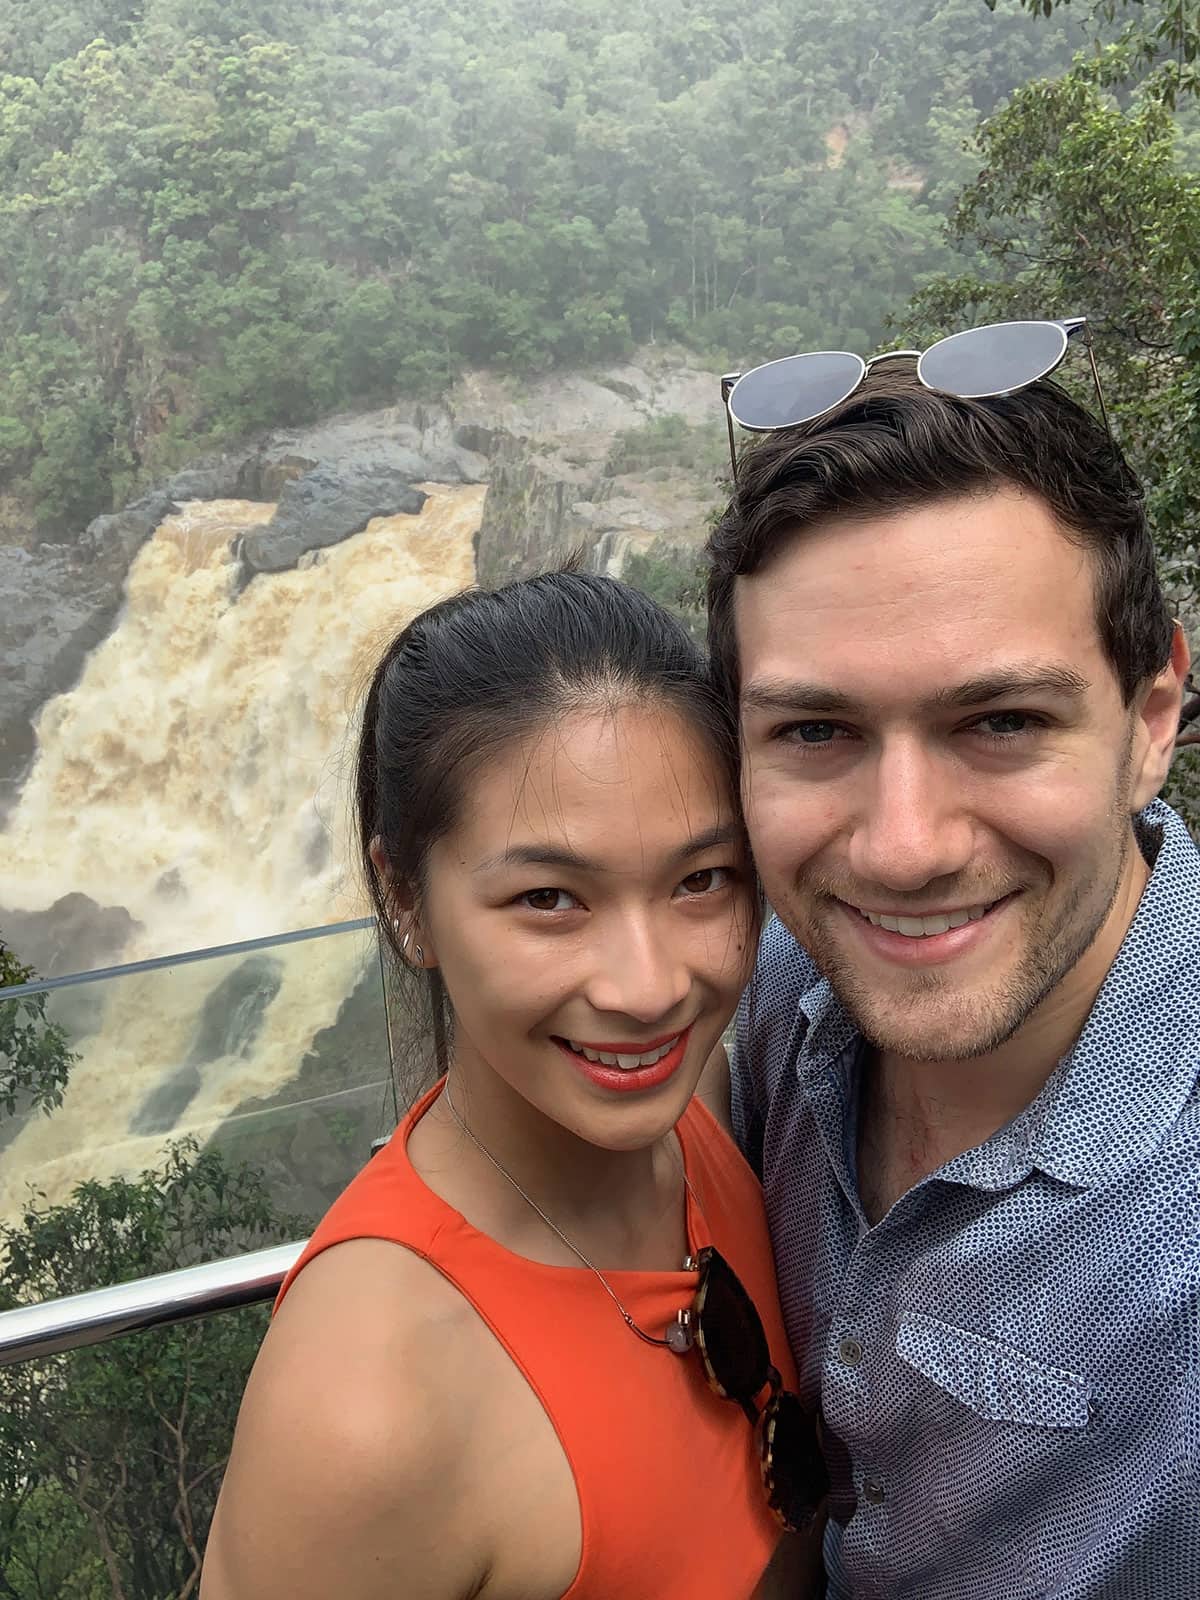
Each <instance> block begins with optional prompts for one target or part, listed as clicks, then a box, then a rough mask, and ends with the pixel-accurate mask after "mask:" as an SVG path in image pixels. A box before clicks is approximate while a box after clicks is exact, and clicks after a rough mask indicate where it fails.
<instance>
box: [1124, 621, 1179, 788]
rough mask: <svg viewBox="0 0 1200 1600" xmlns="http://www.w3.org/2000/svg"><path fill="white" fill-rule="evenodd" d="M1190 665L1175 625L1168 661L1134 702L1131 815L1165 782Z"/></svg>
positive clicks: (1173, 749) (1177, 625) (1177, 729)
mask: <svg viewBox="0 0 1200 1600" xmlns="http://www.w3.org/2000/svg"><path fill="white" fill-rule="evenodd" d="M1190 665H1191V653H1190V651H1189V650H1188V642H1187V635H1186V634H1185V633H1184V631H1183V628H1182V626H1181V625H1180V624H1179V623H1178V622H1177V623H1176V624H1175V633H1174V636H1173V638H1172V640H1171V659H1170V660H1169V661H1168V662H1167V665H1166V666H1165V667H1164V668H1163V670H1162V671H1161V672H1160V673H1159V674H1158V676H1157V677H1156V678H1152V679H1151V680H1150V682H1149V683H1148V684H1147V685H1145V686H1143V688H1142V689H1140V690H1139V691H1138V697H1137V699H1136V700H1135V702H1134V712H1135V723H1134V734H1133V752H1132V764H1131V774H1132V785H1131V788H1130V796H1129V806H1130V810H1131V811H1140V810H1141V809H1142V807H1143V806H1145V805H1149V803H1150V801H1151V800H1153V799H1154V797H1155V795H1156V794H1157V793H1158V791H1159V790H1160V789H1161V788H1162V786H1163V784H1164V783H1165V781H1166V777H1167V772H1168V770H1169V769H1170V766H1171V757H1172V755H1173V754H1174V752H1175V737H1176V735H1177V734H1178V732H1179V711H1180V707H1181V706H1182V704H1183V686H1184V684H1185V682H1186V681H1187V675H1188V668H1189V666H1190Z"/></svg>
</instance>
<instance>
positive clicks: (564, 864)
mask: <svg viewBox="0 0 1200 1600" xmlns="http://www.w3.org/2000/svg"><path fill="white" fill-rule="evenodd" d="M739 838H740V830H739V828H738V826H737V824H736V823H735V822H732V821H730V822H719V823H717V824H716V825H715V826H714V827H712V828H705V829H704V831H703V832H702V833H697V834H693V836H692V837H691V838H690V839H689V840H688V841H687V842H686V844H682V845H680V847H679V849H678V850H675V851H673V852H672V854H671V862H672V864H679V863H682V862H684V861H690V860H691V858H692V857H693V856H698V855H701V854H703V852H704V851H705V850H715V849H717V848H719V847H720V846H721V845H726V844H733V843H735V841H736V840H738V839H739ZM503 867H557V868H559V870H560V871H564V872H594V873H603V872H608V871H609V870H610V869H609V868H608V867H606V866H605V865H604V864H603V862H600V861H592V860H590V859H589V858H588V857H587V856H581V855H579V854H578V853H577V852H576V851H574V850H564V849H562V848H561V846H559V845H553V844H550V843H546V844H516V845H511V846H510V847H509V848H508V849H507V850H501V851H499V852H498V853H497V854H496V855H494V856H488V857H487V858H486V860H484V861H481V862H480V863H479V865H478V866H477V867H476V868H475V869H474V871H475V873H476V874H477V875H480V876H481V875H483V874H484V873H487V872H498V871H499V870H500V869H501V868H503Z"/></svg>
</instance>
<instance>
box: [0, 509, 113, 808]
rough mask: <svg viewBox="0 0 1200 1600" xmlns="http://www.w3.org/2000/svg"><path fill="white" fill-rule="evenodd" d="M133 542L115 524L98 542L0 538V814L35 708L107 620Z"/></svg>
mask: <svg viewBox="0 0 1200 1600" xmlns="http://www.w3.org/2000/svg"><path fill="white" fill-rule="evenodd" d="M135 542H140V541H134V540H133V539H132V538H129V539H127V538H126V537H125V536H124V535H123V534H122V532H121V531H120V530H119V529H118V530H114V532H113V536H112V538H111V539H108V540H105V539H103V538H101V540H100V541H99V543H100V548H99V549H98V550H97V549H94V548H93V549H92V550H91V551H81V550H72V549H69V548H68V547H66V546H65V545H40V546H39V547H38V548H37V549H36V550H33V551H27V550H22V549H20V548H19V547H14V546H0V815H3V813H4V812H5V811H6V810H7V809H8V807H9V806H10V805H11V803H12V801H13V799H14V798H15V796H16V793H17V791H18V788H19V786H20V782H21V779H22V778H23V777H24V774H25V771H26V769H27V768H28V766H29V763H30V760H31V758H32V756H33V752H34V748H35V745H36V738H35V735H34V722H35V721H36V719H37V715H38V712H39V711H40V709H41V707H42V706H43V705H44V704H45V702H46V701H47V700H48V699H49V698H50V696H51V695H54V694H58V693H61V692H62V691H63V690H65V689H69V688H71V686H72V685H73V684H74V683H76V682H77V681H78V678H79V674H80V672H81V671H82V670H83V664H84V662H85V661H86V660H87V657H88V654H89V652H90V651H91V650H93V649H94V648H95V646H96V645H98V644H99V643H100V641H101V640H102V639H104V638H105V637H106V636H107V634H108V631H109V629H110V628H111V626H112V623H113V619H114V617H115V616H116V615H117V612H118V611H119V609H120V606H121V600H122V595H123V592H124V584H125V576H126V573H127V571H128V569H129V562H130V560H132V556H133V554H136V549H135V550H133V551H132V554H131V553H130V552H129V545H130V544H132V543H135Z"/></svg>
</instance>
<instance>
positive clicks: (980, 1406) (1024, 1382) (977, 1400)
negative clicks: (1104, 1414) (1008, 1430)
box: [896, 1312, 1092, 1429]
mask: <svg viewBox="0 0 1200 1600" xmlns="http://www.w3.org/2000/svg"><path fill="white" fill-rule="evenodd" d="M896 1354H897V1355H898V1356H899V1357H900V1359H901V1361H903V1362H904V1363H905V1364H906V1365H907V1366H910V1367H912V1368H914V1369H915V1370H916V1371H917V1372H919V1373H921V1374H922V1375H923V1376H924V1377H926V1378H928V1379H929V1380H930V1382H931V1383H934V1384H936V1385H937V1387H938V1388H939V1389H940V1390H941V1391H942V1392H943V1393H944V1394H946V1395H949V1396H950V1397H951V1398H952V1399H953V1400H955V1401H957V1402H958V1403H959V1404H960V1405H964V1406H967V1407H969V1409H970V1410H971V1411H973V1412H974V1413H975V1415H976V1416H978V1417H982V1418H984V1419H986V1420H987V1421H989V1422H998V1423H1005V1422H1007V1423H1017V1424H1024V1425H1025V1426H1027V1427H1033V1428H1059V1429H1061V1428H1086V1427H1087V1425H1088V1422H1089V1420H1090V1418H1091V1399H1092V1386H1091V1384H1090V1383H1088V1381H1087V1380H1086V1379H1085V1378H1082V1377H1080V1376H1079V1375H1078V1374H1077V1373H1074V1372H1067V1371H1065V1370H1063V1369H1062V1368H1060V1367H1052V1366H1048V1365H1046V1364H1045V1363H1044V1362H1041V1361H1035V1360H1034V1359H1033V1358H1032V1357H1031V1356H1027V1355H1024V1354H1023V1353H1022V1352H1021V1351H1019V1350H1014V1349H1013V1348H1012V1347H1011V1346H1010V1345H1005V1344H1000V1343H999V1342H998V1341H996V1340H994V1339H985V1338H982V1337H981V1336H980V1335H979V1334H975V1333H968V1332H967V1331H966V1329H965V1328H956V1327H954V1326H953V1325H952V1324H950V1323H948V1322H942V1321H940V1320H939V1319H938V1318H937V1317H930V1316H925V1315H924V1314H921V1313H916V1312H910V1313H909V1314H908V1315H907V1316H906V1317H904V1318H903V1320H902V1321H901V1323H900V1325H899V1327H898V1329H897V1332H896Z"/></svg>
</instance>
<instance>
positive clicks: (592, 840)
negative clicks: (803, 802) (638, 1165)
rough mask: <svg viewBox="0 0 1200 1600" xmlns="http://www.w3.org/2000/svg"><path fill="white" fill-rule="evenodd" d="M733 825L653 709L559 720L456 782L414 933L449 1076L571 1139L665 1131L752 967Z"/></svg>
mask: <svg viewBox="0 0 1200 1600" xmlns="http://www.w3.org/2000/svg"><path fill="white" fill-rule="evenodd" d="M751 904H752V899H751V892H750V886H749V877H748V872H747V863H746V861H745V858H744V855H743V851H742V846H741V842H740V828H739V824H738V820H737V817H736V814H735V811H734V808H733V804H732V801H731V798H730V795H729V792H728V788H727V785H726V782H725V779H724V776H723V775H722V773H721V770H720V768H719V766H718V764H717V762H716V761H715V760H714V758H713V756H712V755H711V753H710V752H709V750H708V749H707V748H706V745H705V743H704V741H703V739H702V738H701V737H700V736H698V735H697V734H695V733H693V732H692V731H691V729H690V728H689V727H688V725H687V724H686V723H685V722H684V721H683V720H682V718H681V717H680V716H679V714H678V713H677V712H675V711H673V710H670V709H667V708H664V707H661V706H657V707H656V706H647V705H644V704H640V705H626V706H618V707H615V708H605V709H601V710H595V711H591V710H589V711H579V712H574V713H571V714H569V715H567V716H566V717H563V718H562V719H561V720H559V721H557V722H555V723H554V724H553V725H552V726H550V727H547V728H546V729H544V730H543V731H542V732H541V733H539V734H538V735H536V736H535V737H533V738H529V739H525V740H518V741H516V742H514V743H513V744H512V745H511V746H510V747H509V749H508V750H507V751H506V752H504V753H503V754H502V755H501V756H500V757H499V758H498V759H495V760H493V761H490V762H489V763H488V764H487V765H486V766H485V767H484V768H483V770H482V771H481V773H480V774H479V775H478V776H477V777H476V778H475V779H474V780H473V782H472V783H471V784H470V785H469V788H468V791H467V793H466V795H465V796H464V802H463V805H462V816H461V821H460V823H459V825H458V827H457V828H456V829H455V830H454V831H453V832H452V833H450V834H448V835H446V836H445V837H444V838H442V839H441V840H439V841H438V843H437V844H436V845H435V846H434V849H433V851H432V852H431V856H430V860H429V867H428V876H427V884H426V894H425V899H424V904H423V906H422V908H421V915H420V921H419V937H420V939H421V942H422V945H423V948H424V952H425V957H426V960H427V961H436V963H437V965H438V966H439V967H440V968H441V971H442V976H443V978H444V980H445V984H446V988H447V991H448V993H449V996H450V1000H451V1003H452V1005H453V1008H454V1015H455V1038H454V1064H455V1068H456V1070H457V1071H459V1072H462V1073H463V1074H465V1075H467V1076H474V1075H475V1074H476V1073H477V1072H478V1071H480V1070H483V1071H490V1072H492V1073H495V1074H496V1075H497V1076H498V1077H499V1078H501V1079H503V1080H504V1081H505V1083H507V1084H508V1085H509V1086H510V1087H511V1088H512V1089H513V1090H515V1091H516V1092H517V1093H518V1094H519V1095H520V1096H521V1097H522V1098H523V1099H524V1100H526V1101H527V1102H528V1103H529V1104H530V1105H532V1106H534V1107H536V1108H537V1109H538V1110H539V1111H541V1112H543V1113H544V1114H545V1115H546V1116H547V1117H550V1118H552V1119H553V1120H554V1121H555V1122H557V1123H559V1124H560V1125H561V1126H563V1127H565V1128H567V1129H569V1130H570V1131H571V1132H573V1133H575V1134H577V1135H578V1136H579V1137H580V1138H583V1139H586V1140H587V1141H588V1142H589V1143H591V1144H595V1145H599V1146H601V1147H602V1148H606V1149H612V1150H631V1149H638V1148H641V1147H643V1146H645V1145H648V1144H650V1143H653V1142H654V1141H655V1140H656V1139H658V1138H661V1136H662V1135H663V1134H664V1133H665V1132H666V1131H667V1130H668V1129H669V1128H670V1127H673V1126H674V1124H675V1123H676V1122H677V1121H678V1119H679V1117H680V1115H681V1114H682V1112H683V1109H684V1107H685V1106H686V1104H687V1102H688V1100H689V1098H690V1097H691V1095H692V1092H693V1090H694V1089H695V1087H696V1082H697V1080H698V1078H699V1076H700V1072H701V1069H702V1068H703V1066H704V1063H705V1061H706V1059H707V1058H708V1056H709V1054H710V1052H711V1051H712V1049H713V1047H714V1045H716V1043H717V1042H718V1040H719V1039H720V1037H721V1033H722V1031H723V1029H724V1028H725V1025H726V1023H727V1022H728V1020H729V1018H730V1016H731V1014H732V1012H733V1009H734V1006H735V1005H736V1003H737V998H738V995H739V993H740V991H741V988H742V986H743V984H744V982H745V981H746V977H747V975H748V969H749V964H750V961H751V959H752V955H753V948H752V946H753V942H754V941H753V931H754V930H753V916H752V911H751Z"/></svg>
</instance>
